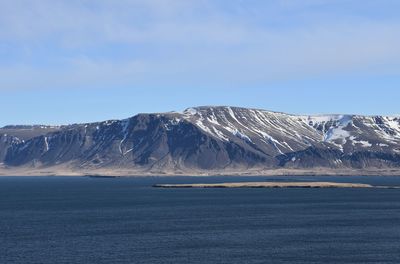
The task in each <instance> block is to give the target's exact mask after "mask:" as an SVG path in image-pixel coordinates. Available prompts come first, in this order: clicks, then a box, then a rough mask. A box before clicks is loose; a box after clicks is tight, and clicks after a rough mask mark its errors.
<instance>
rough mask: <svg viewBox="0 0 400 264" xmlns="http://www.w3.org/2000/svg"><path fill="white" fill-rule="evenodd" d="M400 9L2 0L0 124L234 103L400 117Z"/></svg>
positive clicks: (210, 1)
mask: <svg viewBox="0 0 400 264" xmlns="http://www.w3.org/2000/svg"><path fill="white" fill-rule="evenodd" d="M398 10H400V1H397V0H374V1H373V0H302V1H298V0H270V1H265V0H131V1H128V0H119V1H113V0H108V1H106V0H97V1H85V0H80V1H77V0H65V1H62V0H38V1H28V0H13V1H7V0H4V1H1V0H0V113H1V118H0V126H2V125H6V124H27V123H44V124H66V123H75V122H87V121H98V120H105V119H111V118H125V117H128V116H132V115H134V114H136V113H139V112H162V111H172V110H176V111H180V110H183V109H185V108H186V107H190V106H198V105H235V106H244V107H256V108H263V109H269V110H275V111H283V112H289V113H310V114H311V113H357V114H385V115H394V114H400V109H399V107H398V105H399V103H398V101H399V100H398V99H399V98H400V89H399V84H400V48H399V47H400V34H399V32H400V16H399V15H398Z"/></svg>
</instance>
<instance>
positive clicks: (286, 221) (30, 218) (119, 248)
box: [0, 177, 400, 264]
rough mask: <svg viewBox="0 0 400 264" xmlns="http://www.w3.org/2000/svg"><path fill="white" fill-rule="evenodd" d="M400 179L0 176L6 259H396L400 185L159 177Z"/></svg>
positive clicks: (0, 239) (399, 180) (7, 262)
mask: <svg viewBox="0 0 400 264" xmlns="http://www.w3.org/2000/svg"><path fill="white" fill-rule="evenodd" d="M265 179H268V180H280V181H281V180H290V181H292V180H293V179H295V180H300V181H304V180H325V181H341V182H363V183H372V184H378V185H400V177H339V178H338V177H296V178H293V177H268V178H267V177H262V178H260V177H258V178H238V177H226V178H221V177H214V178H200V179H199V178H193V177H180V178H166V177H160V178H157V177H152V178H88V177H77V178H74V177H36V178H35V177H0V263H1V264H3V263H4V264H14V263H24V264H27V263H37V264H55V263H83V264H91V263H93V264H101V263H163V264H164V263H400V189H158V188H152V187H151V185H153V184H155V183H194V182H227V181H249V180H255V181H260V180H265Z"/></svg>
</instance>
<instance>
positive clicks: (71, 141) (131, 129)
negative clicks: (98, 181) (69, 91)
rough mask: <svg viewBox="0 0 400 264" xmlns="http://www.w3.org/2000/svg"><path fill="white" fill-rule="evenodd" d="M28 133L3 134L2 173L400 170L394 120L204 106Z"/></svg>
mask: <svg viewBox="0 0 400 264" xmlns="http://www.w3.org/2000/svg"><path fill="white" fill-rule="evenodd" d="M24 129H25V130H27V127H24ZM35 129H36V130H35ZM22 130H23V129H21V128H20V129H19V128H18V126H13V127H10V126H8V128H7V127H3V128H0V142H1V143H0V164H3V167H4V170H9V171H12V170H18V169H20V168H29V169H32V170H44V169H48V168H56V167H60V166H62V167H65V170H66V171H67V172H68V171H74V172H77V173H79V172H83V171H85V173H86V172H90V171H96V170H110V171H111V172H112V171H113V170H114V171H117V170H124V171H126V173H127V174H136V173H138V174H140V173H143V174H163V173H169V174H182V173H187V174H190V173H192V172H196V173H195V174H212V173H224V172H229V173H232V172H234V173H238V174H246V173H247V172H249V171H256V172H258V174H263V173H262V171H274V170H293V171H296V170H297V171H301V170H308V171H312V170H317V169H318V170H319V169H321V168H322V169H323V170H326V171H332V172H333V173H334V172H335V170H337V171H339V170H349V171H353V170H358V171H360V174H361V173H362V171H367V170H372V171H376V172H378V173H379V171H387V170H388V171H392V170H393V171H395V172H394V173H395V174H397V173H398V172H397V170H398V169H400V117H396V116H363V115H343V114H331V115H324V114H322V115H321V114H320V115H292V114H286V113H282V112H273V111H267V110H262V109H253V108H243V107H230V106H200V107H191V108H187V109H185V110H184V111H183V112H166V113H140V114H137V115H135V116H133V117H130V118H126V119H122V120H107V121H103V122H95V123H84V124H72V125H64V126H39V128H37V127H36V128H35V126H33V127H32V129H31V130H32V131H34V132H35V133H33V132H32V133H31V135H29V133H28V132H26V131H25V133H22V132H23V131H22ZM28 130H29V129H28ZM6 132H8V133H6ZM21 135H23V136H21ZM18 136H19V137H18ZM50 171H51V170H50ZM130 172H131V173H130Z"/></svg>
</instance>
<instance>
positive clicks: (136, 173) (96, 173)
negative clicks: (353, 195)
mask: <svg viewBox="0 0 400 264" xmlns="http://www.w3.org/2000/svg"><path fill="white" fill-rule="evenodd" d="M1 176H16V177H18V176H71V177H74V176H93V177H100V176H105V177H156V176H163V177H167V176H173V177H178V176H197V177H201V176H206V177H210V176H238V177H245V176H400V168H399V169H360V170H357V169H331V168H314V169H246V170H244V169H237V170H233V169H229V170H210V171H201V170H176V171H163V170H151V171H150V170H135V169H122V168H101V169H75V168H70V167H66V166H62V167H61V166H60V167H49V168H32V167H18V168H10V167H8V168H6V167H0V177H1Z"/></svg>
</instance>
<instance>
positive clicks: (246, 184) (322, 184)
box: [154, 182, 389, 188]
mask: <svg viewBox="0 0 400 264" xmlns="http://www.w3.org/2000/svg"><path fill="white" fill-rule="evenodd" d="M154 187H157V188H378V186H373V185H370V184H363V183H338V182H231V183H194V184H156V185H154ZM379 188H389V187H388V186H379Z"/></svg>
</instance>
